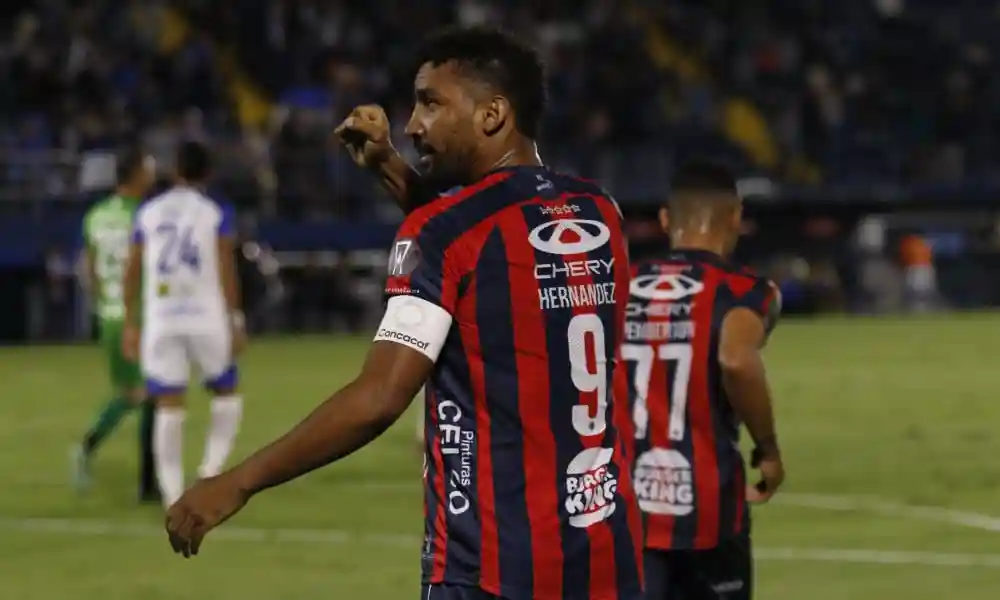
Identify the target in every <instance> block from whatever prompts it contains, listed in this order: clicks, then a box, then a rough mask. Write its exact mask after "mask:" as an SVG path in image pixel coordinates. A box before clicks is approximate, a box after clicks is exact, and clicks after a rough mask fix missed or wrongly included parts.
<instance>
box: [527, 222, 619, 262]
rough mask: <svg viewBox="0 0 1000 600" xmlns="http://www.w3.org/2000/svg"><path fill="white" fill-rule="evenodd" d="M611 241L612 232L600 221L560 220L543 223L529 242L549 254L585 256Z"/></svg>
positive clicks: (529, 238) (535, 230) (532, 234)
mask: <svg viewBox="0 0 1000 600" xmlns="http://www.w3.org/2000/svg"><path fill="white" fill-rule="evenodd" d="M609 239H611V230H610V229H608V226H607V225H605V224H604V223H601V222H600V221H591V220H589V219H560V220H558V221H549V222H548V223H542V224H541V225H539V226H538V227H535V228H534V229H532V230H531V233H530V234H529V235H528V242H529V243H530V244H531V245H532V246H534V247H535V248H536V249H537V250H541V251H542V252H545V253H547V254H558V255H560V256H563V255H566V254H584V253H587V252H590V251H591V250H595V249H597V248H600V247H601V246H603V245H604V244H606V243H608V240H609Z"/></svg>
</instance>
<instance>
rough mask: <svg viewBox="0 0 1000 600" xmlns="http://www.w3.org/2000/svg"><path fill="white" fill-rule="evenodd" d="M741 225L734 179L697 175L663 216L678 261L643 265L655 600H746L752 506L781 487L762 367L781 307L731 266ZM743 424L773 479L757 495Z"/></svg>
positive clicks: (642, 339) (636, 281)
mask: <svg viewBox="0 0 1000 600" xmlns="http://www.w3.org/2000/svg"><path fill="white" fill-rule="evenodd" d="M741 213H742V207H741V201H740V198H739V195H738V193H737V190H736V185H735V181H734V179H733V177H732V175H731V174H730V173H729V172H728V170H726V169H725V168H723V167H719V166H716V165H712V164H708V163H691V164H689V165H686V166H685V167H683V168H681V169H680V170H679V171H678V173H677V174H676V177H675V178H674V180H673V184H672V190H671V196H670V199H669V201H668V204H667V207H665V208H664V209H663V210H661V215H660V218H661V222H662V225H663V227H664V229H665V230H666V231H667V232H668V233H669V234H670V238H671V245H672V250H671V252H670V254H668V255H667V256H666V257H665V258H663V259H661V260H651V261H647V262H640V263H637V264H634V265H633V266H632V281H631V285H630V290H629V301H628V306H627V308H626V324H625V336H624V337H625V342H624V344H623V345H622V349H621V352H622V358H623V359H624V361H625V363H626V364H627V365H628V368H629V381H630V398H631V400H632V402H633V416H634V423H635V437H636V448H635V457H636V463H635V471H634V481H635V486H636V495H637V496H638V499H639V506H640V508H641V509H642V511H643V520H644V526H645V539H644V546H645V572H646V585H647V588H646V589H647V597H648V598H649V600H687V599H706V600H711V599H717V598H718V599H726V600H746V599H749V598H750V597H751V594H752V557H751V546H750V537H749V535H750V519H749V512H748V508H747V499H748V497H749V499H750V500H751V501H766V500H767V499H768V498H769V497H770V496H771V494H773V493H774V492H775V491H776V490H777V488H778V486H780V485H781V482H782V480H783V478H784V468H783V466H782V460H781V453H780V451H779V449H778V444H777V436H776V429H775V425H774V418H773V413H772V408H771V396H770V392H769V391H768V386H767V380H766V377H765V375H764V369H763V362H762V361H761V358H760V350H761V348H762V347H763V346H764V343H765V342H766V340H767V337H768V334H769V333H770V331H771V329H772V328H773V327H774V325H775V323H776V320H777V317H778V314H779V312H780V304H781V297H780V295H779V293H778V291H777V289H776V288H775V287H774V286H773V285H772V284H771V283H770V282H769V281H767V280H766V279H763V278H761V277H757V276H756V275H754V274H752V273H751V272H749V271H747V270H745V269H742V268H738V267H736V266H734V265H732V264H731V263H730V262H728V260H727V257H728V256H729V254H730V252H731V251H732V249H733V248H734V246H735V244H736V240H737V239H738V237H739V231H740V226H741ZM741 422H742V423H744V424H745V425H746V427H747V429H748V430H749V432H750V435H751V437H752V438H753V440H754V442H755V444H756V450H755V451H754V458H753V461H752V462H753V466H757V467H759V468H760V470H761V474H762V476H763V478H762V480H761V481H760V482H759V483H758V484H756V485H755V486H753V487H750V488H749V489H748V488H747V486H746V484H745V482H746V474H745V468H744V464H743V458H742V455H741V454H740V450H739V427H740V423H741Z"/></svg>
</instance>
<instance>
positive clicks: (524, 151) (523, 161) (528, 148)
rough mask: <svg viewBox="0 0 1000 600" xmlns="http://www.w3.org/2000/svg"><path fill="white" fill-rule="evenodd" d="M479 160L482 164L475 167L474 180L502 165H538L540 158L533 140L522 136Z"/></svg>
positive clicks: (500, 167)
mask: <svg viewBox="0 0 1000 600" xmlns="http://www.w3.org/2000/svg"><path fill="white" fill-rule="evenodd" d="M481 162H482V163H483V164H482V165H481V166H478V167H477V169H476V173H475V179H476V180H479V179H481V178H483V177H485V176H486V175H487V174H489V173H491V172H493V171H496V170H497V169H502V168H504V167H540V166H541V165H542V158H541V157H540V156H539V155H538V146H536V145H535V142H533V141H532V140H528V139H523V138H522V139H520V140H517V141H516V142H514V143H512V144H508V145H506V146H505V147H503V148H500V149H499V150H498V151H497V152H493V153H490V154H488V155H484V156H483V159H482V161H481Z"/></svg>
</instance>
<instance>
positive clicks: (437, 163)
mask: <svg viewBox="0 0 1000 600" xmlns="http://www.w3.org/2000/svg"><path fill="white" fill-rule="evenodd" d="M468 158H469V155H468V154H467V153H465V152H455V153H452V154H449V155H446V154H444V153H434V154H433V155H432V156H431V159H430V162H429V164H427V165H426V167H425V168H424V169H423V171H422V172H421V176H422V177H423V180H424V183H425V184H426V185H427V186H428V188H429V189H432V190H435V191H437V192H439V193H440V192H444V191H446V190H449V189H451V188H453V187H456V186H466V185H469V184H470V183H473V181H472V168H471V161H470V160H468Z"/></svg>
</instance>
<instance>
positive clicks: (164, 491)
mask: <svg viewBox="0 0 1000 600" xmlns="http://www.w3.org/2000/svg"><path fill="white" fill-rule="evenodd" d="M183 449H184V409H183V408H181V407H175V406H162V407H160V406H158V407H157V408H156V419H155V421H154V425H153V455H154V457H155V459H156V478H157V480H158V481H159V483H160V494H161V495H162V496H163V505H164V506H166V507H169V506H171V505H172V504H173V503H174V502H177V500H178V499H180V497H181V494H183V493H184V460H183Z"/></svg>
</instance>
